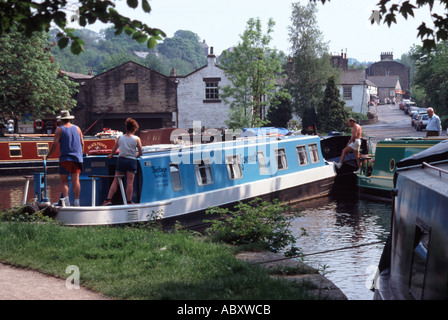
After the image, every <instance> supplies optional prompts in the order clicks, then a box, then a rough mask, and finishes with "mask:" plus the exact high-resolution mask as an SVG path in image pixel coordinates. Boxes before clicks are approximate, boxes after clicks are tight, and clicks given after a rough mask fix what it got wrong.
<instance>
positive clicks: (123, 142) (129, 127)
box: [103, 118, 142, 206]
mask: <svg viewBox="0 0 448 320" xmlns="http://www.w3.org/2000/svg"><path fill="white" fill-rule="evenodd" d="M125 126H126V134H124V135H122V136H120V137H118V139H117V141H116V142H115V145H114V147H113V148H112V152H111V153H110V154H109V155H108V156H107V157H108V158H109V159H111V158H112V157H113V156H114V154H115V152H116V151H117V149H119V150H120V154H119V156H118V160H117V168H116V170H115V175H126V201H127V203H128V204H133V202H132V193H133V192H134V178H135V174H136V173H137V158H138V157H140V156H141V155H142V142H141V140H140V138H139V137H137V136H136V135H135V132H136V131H137V130H138V128H139V126H138V123H137V121H135V120H134V119H131V118H128V119H126V121H125ZM117 189H118V178H115V179H114V181H113V182H112V185H111V186H110V189H109V194H108V196H107V199H106V200H105V201H104V203H103V206H109V205H111V204H112V201H111V199H112V197H113V196H114V194H115V192H117Z"/></svg>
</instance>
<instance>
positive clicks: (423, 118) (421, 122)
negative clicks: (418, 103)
mask: <svg viewBox="0 0 448 320" xmlns="http://www.w3.org/2000/svg"><path fill="white" fill-rule="evenodd" d="M428 121H429V116H428V114H424V113H422V114H421V115H420V116H419V117H418V119H417V122H416V124H415V130H417V131H422V130H424V129H426V126H427V125H428Z"/></svg>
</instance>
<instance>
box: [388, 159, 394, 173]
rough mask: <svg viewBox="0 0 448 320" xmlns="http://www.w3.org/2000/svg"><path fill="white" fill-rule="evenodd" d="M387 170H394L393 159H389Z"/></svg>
mask: <svg viewBox="0 0 448 320" xmlns="http://www.w3.org/2000/svg"><path fill="white" fill-rule="evenodd" d="M389 170H390V171H394V170H395V159H391V160H390V163H389Z"/></svg>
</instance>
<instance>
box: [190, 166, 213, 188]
mask: <svg viewBox="0 0 448 320" xmlns="http://www.w3.org/2000/svg"><path fill="white" fill-rule="evenodd" d="M194 170H195V172H196V181H197V182H198V185H200V186H205V185H208V184H212V183H213V175H212V168H211V167H210V161H209V160H208V159H204V160H201V163H198V164H195V165H194Z"/></svg>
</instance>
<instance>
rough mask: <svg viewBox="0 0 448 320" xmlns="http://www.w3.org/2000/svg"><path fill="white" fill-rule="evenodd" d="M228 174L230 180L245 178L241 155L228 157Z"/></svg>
mask: <svg viewBox="0 0 448 320" xmlns="http://www.w3.org/2000/svg"><path fill="white" fill-rule="evenodd" d="M226 165H227V173H228V174H229V179H230V180H235V179H240V178H242V177H243V170H242V168H241V161H240V155H239V154H234V155H231V156H226Z"/></svg>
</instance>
